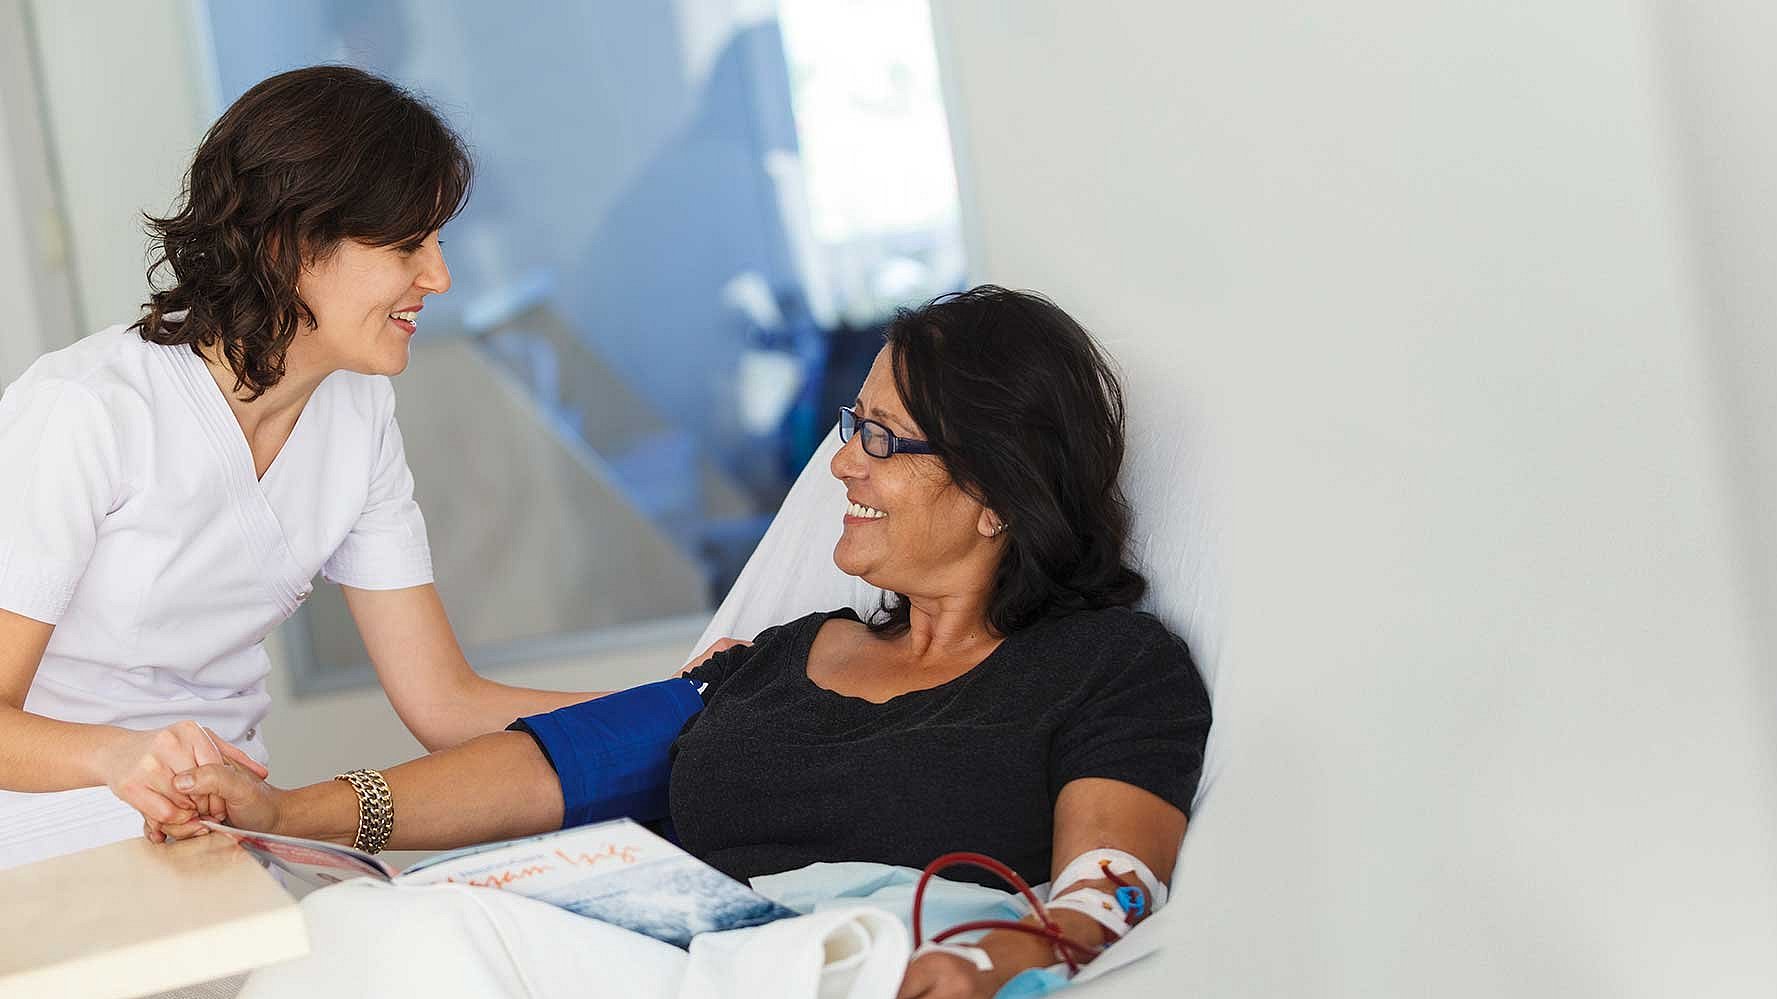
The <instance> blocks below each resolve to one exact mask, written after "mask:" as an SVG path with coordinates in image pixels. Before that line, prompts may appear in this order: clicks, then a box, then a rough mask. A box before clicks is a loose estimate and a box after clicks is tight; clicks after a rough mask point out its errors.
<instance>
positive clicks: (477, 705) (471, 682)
mask: <svg viewBox="0 0 1777 999" xmlns="http://www.w3.org/2000/svg"><path fill="white" fill-rule="evenodd" d="M607 693H610V691H604V690H598V691H562V690H533V689H530V688H528V687H509V686H507V685H506V684H503V683H496V682H495V681H493V680H489V679H487V678H486V677H483V676H480V675H478V674H476V673H473V672H468V673H467V675H466V676H464V677H462V678H461V679H460V681H459V682H458V683H457V684H455V685H454V686H453V687H452V688H451V692H450V694H449V695H448V696H445V697H442V698H439V699H438V700H436V701H433V702H432V703H431V704H429V705H427V706H426V707H425V708H423V709H421V710H418V711H412V712H410V713H411V714H412V715H413V718H412V719H411V720H409V719H408V718H407V717H406V715H405V714H404V715H403V719H402V720H403V721H407V722H408V726H407V727H408V729H409V730H411V731H412V732H413V734H414V737H415V738H417V739H419V740H420V744H421V745H423V746H425V747H426V748H427V749H429V750H433V751H434V752H436V751H438V750H441V749H444V748H446V747H450V746H457V745H461V744H463V743H466V742H468V741H469V740H470V739H474V738H475V737H477V736H481V735H486V734H487V733H489V732H499V731H501V730H502V729H504V728H505V727H506V726H508V725H510V724H512V722H513V721H514V720H516V719H519V718H525V717H528V716H530V715H540V714H546V713H548V712H550V711H554V710H556V709H557V708H565V707H567V706H568V705H570V704H579V703H580V702H582V701H590V700H592V699H593V698H595V697H603V696H605V694H607Z"/></svg>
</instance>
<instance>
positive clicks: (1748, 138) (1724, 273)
mask: <svg viewBox="0 0 1777 999" xmlns="http://www.w3.org/2000/svg"><path fill="white" fill-rule="evenodd" d="M1658 10H1659V13H1660V19H1659V22H1658V24H1659V27H1660V29H1661V31H1660V37H1661V39H1662V40H1663V41H1664V43H1665V44H1664V51H1663V55H1664V56H1665V62H1666V64H1667V65H1668V67H1669V69H1668V71H1667V72H1668V78H1669V80H1670V84H1671V90H1670V97H1669V106H1670V108H1671V112H1672V116H1673V120H1674V122H1675V123H1676V125H1675V128H1676V133H1677V136H1678V138H1679V147H1678V148H1679V150H1680V155H1681V167H1682V170H1683V179H1684V184H1683V191H1684V193H1685V196H1686V208H1687V217H1688V218H1689V220H1690V226H1691V236H1692V242H1693V245H1694V246H1695V248H1696V255H1695V257H1694V258H1693V269H1694V271H1695V274H1696V277H1697V281H1698V284H1699V287H1700V289H1701V291H1702V297H1703V304H1704V310H1703V319H1704V322H1705V324H1706V326H1707V328H1708V330H1709V337H1708V339H1707V350H1708V357H1709V360H1710V362H1711V370H1712V372H1713V373H1714V374H1715V375H1716V376H1717V378H1716V382H1715V384H1716V386H1717V387H1718V388H1719V389H1720V395H1719V401H1720V404H1721V412H1722V413H1723V415H1724V416H1725V418H1726V420H1727V421H1728V428H1729V432H1728V436H1727V438H1726V443H1727V460H1728V462H1729V464H1730V469H1731V472H1732V475H1733V483H1734V485H1735V486H1736V487H1737V488H1736V493H1737V496H1738V504H1737V507H1736V514H1737V519H1738V522H1739V525H1740V530H1741V533H1742V538H1743V541H1744V545H1743V547H1742V549H1741V550H1742V553H1743V555H1744V568H1745V571H1746V574H1747V579H1748V589H1749V594H1748V595H1749V604H1750V606H1751V607H1752V619H1753V621H1754V622H1755V623H1756V624H1757V625H1759V626H1760V632H1759V638H1760V640H1761V641H1760V644H1761V651H1762V653H1763V661H1764V663H1765V666H1766V669H1765V674H1766V682H1767V684H1768V686H1767V687H1766V691H1765V700H1766V703H1777V670H1774V669H1773V668H1774V667H1777V513H1774V511H1777V339H1774V338H1773V337H1772V327H1773V321H1772V320H1773V317H1777V280H1773V278H1774V276H1777V197H1774V196H1773V193H1772V191H1773V188H1772V178H1773V177H1777V117H1774V116H1773V115H1772V114H1771V102H1770V95H1771V94H1772V93H1777V64H1774V63H1773V62H1772V60H1771V59H1770V53H1769V51H1768V50H1769V48H1770V45H1769V43H1770V40H1771V39H1772V38H1777V7H1773V6H1772V5H1770V4H1768V3H1760V2H1749V0H1715V2H1712V3H1707V4H1698V3H1678V2H1674V0H1661V2H1660V4H1659V6H1658Z"/></svg>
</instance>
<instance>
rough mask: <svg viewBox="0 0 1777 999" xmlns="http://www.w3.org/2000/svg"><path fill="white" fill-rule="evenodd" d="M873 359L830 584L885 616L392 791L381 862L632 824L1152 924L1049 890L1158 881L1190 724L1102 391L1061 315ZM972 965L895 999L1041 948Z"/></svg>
mask: <svg viewBox="0 0 1777 999" xmlns="http://www.w3.org/2000/svg"><path fill="white" fill-rule="evenodd" d="M887 340H888V343H887V346H886V347H885V348H884V350H883V351H882V352H881V354H880V355H879V356H878V357H877V359H876V362H875V365H874V366H873V367H872V369H871V372H870V375H869V378H868V379H867V380H866V381H865V383H864V385H863V387H862V389H861V391H860V393H859V396H858V399H857V402H856V404H855V406H854V407H850V408H848V409H847V410H846V411H844V412H843V413H842V414H841V420H840V433H841V436H842V439H844V440H845V442H846V443H845V446H844V447H843V448H842V449H840V450H839V451H838V453H837V454H836V455H835V456H834V458H833V460H832V464H831V469H832V472H833V475H834V476H835V477H837V478H838V479H840V480H841V481H842V482H844V483H845V486H846V494H847V500H848V505H847V508H846V509H845V510H843V511H841V510H835V511H834V516H843V517H844V523H845V527H844V533H843V535H842V536H841V538H840V541H839V543H838V546H837V547H836V548H835V550H834V553H833V558H834V561H835V563H836V564H837V565H838V567H839V568H840V569H842V570H843V571H845V572H847V573H849V574H851V575H854V576H858V577H861V578H863V579H864V580H866V581H868V582H869V583H871V584H872V585H874V586H878V587H881V588H882V589H884V590H885V591H889V592H891V593H893V594H894V596H893V597H891V598H890V599H888V600H887V601H885V606H884V607H883V609H882V610H880V611H879V612H878V613H876V614H875V615H872V616H871V617H870V619H869V620H860V619H859V617H858V615H857V614H855V613H854V612H852V611H851V610H849V609H847V610H840V611H833V612H828V613H817V614H811V615H808V616H806V617H803V618H801V619H798V620H795V621H790V622H788V623H785V624H781V625H779V626H777V627H774V628H769V629H767V630H766V631H764V632H763V633H761V634H760V635H758V636H757V637H756V639H755V640H754V641H753V642H752V643H750V644H745V643H739V644H733V645H731V646H729V647H725V648H722V649H721V651H717V652H715V653H714V654H713V655H711V656H709V657H708V658H707V659H705V660H704V661H702V662H701V663H699V664H697V665H695V666H694V667H692V668H690V669H689V670H687V671H686V673H685V674H684V675H683V677H682V678H678V679H674V680H670V681H664V682H663V683H660V684H650V685H646V686H644V687H641V688H635V689H633V690H631V691H625V692H621V693H618V694H613V695H608V696H607V697H605V698H601V699H597V700H593V701H589V702H586V703H584V704H581V705H576V706H573V707H569V708H564V709H561V710H559V711H556V712H552V713H550V714H547V715H539V716H536V717H533V718H527V719H522V720H520V721H518V722H516V723H515V724H514V726H513V729H512V730H509V731H507V732H501V733H496V734H493V735H488V736H483V737H481V738H478V739H475V740H473V741H470V742H468V743H465V744H463V745H461V746H458V747H455V748H453V749H449V750H445V751H442V752H439V753H435V754H433V755H431V756H428V757H424V758H422V759H419V760H415V761H412V762H410V763H406V764H403V765H401V766H397V767H394V768H392V769H390V770H388V771H386V772H384V773H383V774H382V778H383V779H384V780H386V783H387V786H388V788H389V791H390V793H391V795H392V800H393V807H394V812H395V816H396V821H395V824H394V827H393V832H392V837H391V838H389V839H388V841H387V843H386V844H384V845H387V846H389V847H394V848H400V849H439V848H445V847H451V846H457V845H463V844H468V843H476V842H484V841H488V840H494V839H503V838H510V837H516V836H522V835H530V834H534V833H539V832H544V831H548V830H552V829H556V828H560V827H562V826H563V825H564V824H567V825H574V824H579V823H584V822H590V821H596V820H599V819H603V818H608V817H611V816H613V815H616V814H624V815H629V816H630V817H632V818H636V819H638V820H641V821H659V822H661V823H663V825H664V826H665V828H666V829H668V830H669V831H670V832H671V834H672V835H674V836H676V837H677V838H678V840H679V841H680V842H681V844H682V845H683V846H684V847H685V848H686V849H687V850H688V851H690V852H691V853H692V854H694V855H696V856H698V857H700V858H702V859H703V860H705V861H707V862H708V863H710V864H711V865H713V866H715V867H717V868H718V869H720V870H722V871H724V872H726V873H728V874H730V875H732V876H734V877H736V878H739V879H742V880H745V879H747V878H750V877H754V876H758V875H762V874H770V873H775V872H780V871H787V870H791V869H795V868H800V867H803V866H805V865H808V864H811V863H816V862H836V861H876V862H880V863H886V864H894V865H903V866H908V867H914V868H919V867H924V866H925V865H927V864H928V863H930V862H931V861H933V860H934V859H936V858H937V857H939V856H941V855H943V854H946V853H950V852H953V851H961V850H966V851H974V852H978V853H983V854H986V855H988V856H991V857H993V858H996V859H998V860H999V861H1001V862H1002V863H1004V864H1006V865H1007V866H1008V867H1010V868H1011V869H1012V870H1014V871H1016V872H1017V873H1018V874H1019V875H1021V876H1022V877H1023V878H1024V879H1025V880H1027V881H1029V882H1030V883H1032V884H1035V883H1039V882H1042V881H1047V880H1051V879H1052V878H1058V877H1059V876H1061V875H1064V874H1065V875H1066V876H1067V882H1068V883H1066V884H1063V883H1060V882H1059V881H1058V882H1057V883H1056V884H1055V885H1054V889H1055V891H1054V892H1053V893H1052V896H1051V897H1052V898H1053V897H1056V896H1059V895H1062V894H1064V893H1069V892H1070V889H1074V888H1076V886H1079V887H1082V888H1083V889H1087V890H1083V891H1079V892H1077V893H1076V894H1077V895H1078V898H1076V899H1075V901H1076V902H1081V904H1078V905H1075V906H1074V907H1072V908H1068V907H1066V906H1062V907H1060V908H1058V909H1057V910H1056V911H1055V912H1054V917H1055V919H1056V922H1057V923H1058V924H1059V925H1060V926H1061V928H1062V929H1063V930H1065V931H1066V933H1067V935H1068V937H1069V939H1071V940H1073V941H1076V942H1077V943H1079V944H1081V945H1083V946H1084V947H1085V948H1088V949H1096V948H1099V947H1102V946H1105V945H1108V944H1109V943H1111V942H1113V941H1114V940H1115V939H1116V937H1117V936H1118V935H1119V933H1120V929H1119V927H1121V926H1122V925H1123V924H1124V923H1128V924H1133V923H1134V922H1135V921H1138V920H1139V919H1140V918H1142V917H1143V916H1145V915H1146V914H1147V913H1148V912H1151V911H1152V908H1151V906H1150V907H1148V908H1146V909H1142V908H1141V907H1140V906H1137V907H1136V908H1135V909H1128V910H1127V911H1123V912H1116V913H1115V915H1116V916H1117V917H1118V919H1117V920H1115V921H1114V922H1115V923H1116V925H1115V926H1113V925H1112V922H1113V921H1110V920H1108V919H1107V917H1105V916H1103V915H1102V914H1098V913H1095V912H1093V911H1089V910H1092V909H1093V907H1094V906H1097V905H1099V904H1100V903H1101V902H1102V903H1103V906H1104V907H1105V908H1109V907H1110V903H1109V901H1108V900H1109V899H1110V898H1111V897H1112V896H1113V895H1116V896H1117V898H1118V904H1119V905H1124V904H1125V902H1126V896H1124V895H1121V894H1119V893H1118V889H1119V887H1120V886H1124V885H1125V884H1126V882H1127V881H1128V880H1129V879H1127V878H1118V877H1117V876H1116V873H1117V871H1116V869H1111V868H1106V869H1097V868H1091V867H1081V866H1079V865H1072V866H1070V861H1074V860H1075V859H1076V858H1079V857H1082V856H1083V855H1085V854H1087V853H1089V852H1091V851H1099V852H1100V853H1103V852H1105V851H1109V852H1110V853H1113V854H1116V855H1118V856H1122V857H1126V858H1128V866H1125V867H1124V868H1122V870H1124V871H1126V872H1127V871H1129V870H1131V869H1133V870H1135V871H1138V872H1139V873H1140V875H1142V876H1143V877H1145V878H1148V879H1158V880H1163V879H1165V878H1167V877H1168V876H1169V875H1170V873H1171V871H1172V868H1173V864H1174V861H1175V859H1176V857H1177V852H1178V848H1179V845H1180V840H1181V838H1182V836H1183V834H1184V829H1185V824H1186V810H1187V809H1188V807H1189V805H1190V802H1191V798H1192V794H1193V792H1194V791H1195V789H1196V786H1197V782H1198V777H1199V774H1200V772H1201V767H1202V761H1203V752H1204V744H1205V740H1206V738H1207V735H1208V730H1209V724H1210V709H1209V699H1208V697H1207V695H1206V693H1205V691H1204V686H1203V683H1202V680H1201V679H1200V678H1199V676H1198V674H1197V671H1196V669H1195V668H1194V666H1193V665H1192V662H1191V658H1190V655H1189V653H1188V652H1187V650H1186V648H1185V645H1184V643H1183V642H1182V641H1181V640H1180V639H1179V638H1177V637H1176V636H1174V635H1173V634H1172V633H1171V632H1169V631H1168V630H1167V629H1166V627H1165V626H1164V625H1162V624H1161V623H1160V622H1159V621H1158V620H1156V619H1155V618H1153V617H1151V616H1149V615H1146V614H1143V613H1139V612H1137V611H1134V610H1132V609H1131V605H1132V604H1134V603H1135V602H1136V600H1137V599H1138V598H1140V597H1141V595H1142V593H1143V590H1144V588H1145V585H1146V584H1145V581H1144V580H1143V578H1142V576H1141V575H1140V574H1138V573H1137V572H1136V571H1135V570H1133V569H1131V568H1130V567H1129V566H1128V564H1127V563H1126V561H1125V556H1124V550H1125V543H1126V540H1127V534H1128V523H1129V515H1128V509H1127V506H1126V503H1125V501H1124V498H1123V494H1122V492H1121V490H1120V488H1119V486H1118V473H1119V469H1120V467H1121V464H1122V459H1123V450H1124V432H1123V402H1122V394H1121V390H1120V388H1119V386H1118V383H1117V379H1116V377H1115V375H1114V373H1113V371H1112V369H1111V368H1110V366H1109V364H1108V363H1107V362H1106V360H1105V358H1104V356H1103V354H1102V353H1101V352H1100V350H1099V348H1098V347H1097V345H1096V344H1094V343H1093V342H1092V340H1091V338H1090V337H1089V336H1088V335H1087V334H1086V332H1085V331H1084V330H1082V329H1081V328H1080V327H1079V326H1078V325H1077V324H1076V323H1075V322H1074V321H1073V320H1072V319H1071V318H1069V317H1068V316H1067V315H1066V314H1065V313H1063V312H1062V311H1061V310H1060V309H1058V308H1056V307H1055V306H1054V305H1053V304H1051V303H1049V302H1048V301H1046V300H1044V299H1042V298H1040V297H1038V296H1035V295H1030V294H1026V293H1017V292H1008V291H1005V290H1003V289H998V288H993V287H983V288H978V289H976V290H974V291H971V292H967V293H963V294H961V295H956V296H947V297H946V298H942V299H938V300H936V301H935V302H933V303H930V304H928V305H926V306H925V307H923V308H921V309H918V310H912V311H907V310H904V311H903V312H902V313H901V314H900V315H899V316H898V317H897V319H896V321H895V322H894V323H893V324H891V326H890V329H889V332H888V336H887ZM721 644H727V643H721ZM178 786H180V788H181V790H187V791H188V793H192V794H193V795H194V796H197V795H202V794H209V795H214V796H216V798H215V800H218V801H225V802H226V812H227V820H228V821H229V822H230V823H232V824H233V825H236V826H239V827H243V828H251V829H258V830H262V831H269V832H279V833H288V834H292V835H299V836H307V837H311V838H317V839H328V840H333V841H336V842H341V843H351V842H353V840H354V838H355V837H358V836H359V835H360V822H359V819H360V810H361V807H368V806H367V805H361V802H360V798H359V795H358V793H357V792H355V791H354V788H353V787H352V786H351V785H349V784H347V783H344V782H338V781H334V782H328V783H325V784H317V785H312V786H310V787H306V788H298V789H295V790H290V791H283V790H279V789H276V788H273V787H271V786H269V785H267V784H264V783H262V782H260V781H258V780H256V779H255V778H253V777H252V775H250V774H248V773H246V772H244V771H239V770H232V769H228V768H225V767H204V768H200V769H199V770H197V771H194V772H192V773H190V774H186V775H181V777H180V778H179V782H178ZM199 800H203V799H201V798H200V799H199ZM199 828H201V827H199V826H196V825H195V824H194V825H191V826H185V827H179V828H170V829H167V830H166V832H167V833H168V834H169V835H171V836H184V835H191V834H194V833H195V832H196V831H197V830H198V829H199ZM1075 875H1080V876H1078V877H1076V876H1075ZM1101 875H1102V876H1101ZM952 876H954V877H967V878H982V877H983V876H982V875H981V874H980V873H979V872H972V871H969V870H965V869H958V870H957V871H955V872H954V873H953V874H952ZM1137 880H1139V879H1137ZM1091 889H1096V891H1093V890H1091ZM329 890H330V891H331V890H332V889H329ZM1148 898H1149V899H1150V900H1151V901H1153V902H1159V901H1163V899H1164V887H1163V886H1162V885H1157V884H1155V885H1150V886H1149V891H1148ZM1082 900H1087V901H1090V902H1091V903H1092V904H1091V905H1087V904H1084V902H1082ZM1137 910H1139V911H1137ZM978 944H979V947H980V950H979V951H971V950H968V949H962V948H958V949H951V950H934V951H929V952H925V953H921V954H916V956H915V959H914V961H913V962H912V963H911V964H910V965H909V967H908V971H907V975H906V979H905V982H904V984H903V986H902V988H903V994H904V995H909V996H912V995H921V994H926V993H927V992H928V991H929V992H931V993H933V994H938V993H939V992H943V993H945V994H949V993H950V992H951V991H954V993H955V994H964V995H966V994H979V995H991V994H992V993H993V991H994V990H995V989H996V988H997V987H998V985H999V984H1000V983H1001V982H1004V981H1005V980H1007V979H1008V978H1010V977H1011V976H1012V975H1014V974H1016V973H1017V972H1018V971H1019V970H1021V969H1024V968H1030V967H1036V966H1041V965H1048V964H1051V963H1053V962H1054V961H1055V959H1056V957H1055V954H1056V952H1055V951H1054V950H1053V949H1052V946H1051V944H1050V943H1049V942H1048V941H1045V940H1043V939H1040V938H1038V937H1035V936H1026V935H1023V934H1019V933H1012V932H1004V931H1002V932H996V933H991V934H989V935H987V936H986V937H984V938H983V939H982V940H980V941H979V942H978Z"/></svg>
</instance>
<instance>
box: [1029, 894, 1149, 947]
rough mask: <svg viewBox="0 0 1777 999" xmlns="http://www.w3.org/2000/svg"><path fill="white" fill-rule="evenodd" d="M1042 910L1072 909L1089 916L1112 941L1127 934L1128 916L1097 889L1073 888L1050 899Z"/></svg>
mask: <svg viewBox="0 0 1777 999" xmlns="http://www.w3.org/2000/svg"><path fill="white" fill-rule="evenodd" d="M1044 908H1046V909H1048V910H1049V911H1050V912H1054V911H1055V910H1057V909H1072V910H1073V911H1074V912H1078V913H1081V914H1083V915H1086V916H1090V917H1091V918H1092V920H1093V921H1094V922H1096V923H1097V924H1098V925H1100V926H1102V927H1104V928H1105V932H1107V933H1109V934H1110V935H1111V939H1112V940H1121V939H1122V938H1123V934H1125V933H1128V932H1129V927H1130V922H1129V915H1128V914H1127V913H1125V912H1124V911H1123V907H1122V906H1120V905H1118V904H1117V900H1116V899H1114V898H1112V897H1111V896H1110V895H1108V894H1106V893H1104V892H1102V891H1099V890H1098V889H1097V888H1075V889H1074V890H1073V891H1070V892H1067V893H1066V894H1064V895H1061V896H1060V897H1058V898H1052V899H1050V900H1049V902H1048V904H1047V905H1045V906H1044Z"/></svg>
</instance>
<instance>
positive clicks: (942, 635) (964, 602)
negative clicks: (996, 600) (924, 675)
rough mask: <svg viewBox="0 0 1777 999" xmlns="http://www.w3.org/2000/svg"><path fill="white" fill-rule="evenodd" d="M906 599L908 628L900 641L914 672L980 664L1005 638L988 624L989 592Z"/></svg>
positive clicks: (909, 596)
mask: <svg viewBox="0 0 1777 999" xmlns="http://www.w3.org/2000/svg"><path fill="white" fill-rule="evenodd" d="M906 596H907V625H908V628H907V632H906V634H905V635H903V636H901V640H902V641H903V642H905V643H906V652H907V655H908V656H909V658H910V659H911V660H912V665H913V668H914V669H923V668H926V667H928V666H929V667H930V668H933V669H944V668H947V667H948V666H949V665H950V664H952V663H954V662H956V661H957V660H958V659H962V660H967V661H969V662H977V661H979V660H981V659H983V658H985V657H986V655H987V653H989V652H991V651H993V649H994V648H995V647H996V646H998V645H999V644H1000V642H1001V640H1002V639H1004V638H1005V636H1004V635H1001V634H998V633H997V632H995V631H994V630H993V626H992V625H991V624H989V623H988V620H987V594H986V593H958V594H941V595H934V596H914V595H913V594H907V595H906Z"/></svg>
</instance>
